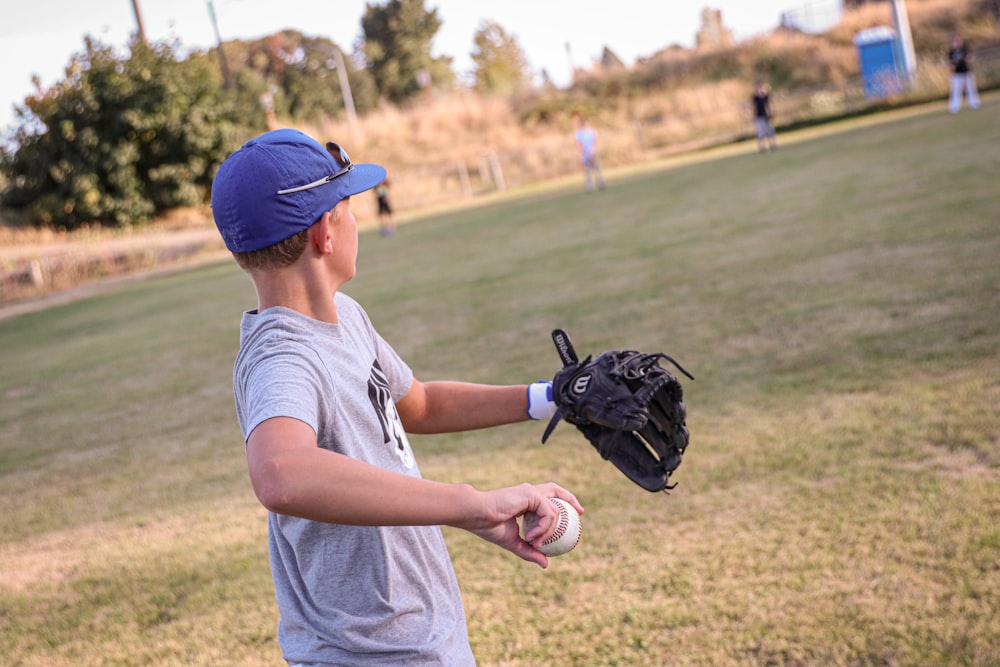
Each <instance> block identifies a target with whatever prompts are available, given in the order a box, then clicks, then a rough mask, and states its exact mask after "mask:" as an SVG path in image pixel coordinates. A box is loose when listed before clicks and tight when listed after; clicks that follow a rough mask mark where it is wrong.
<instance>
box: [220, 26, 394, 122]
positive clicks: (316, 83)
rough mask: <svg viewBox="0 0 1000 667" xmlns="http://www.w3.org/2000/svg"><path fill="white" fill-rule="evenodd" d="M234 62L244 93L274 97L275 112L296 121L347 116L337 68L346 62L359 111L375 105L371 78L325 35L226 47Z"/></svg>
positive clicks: (288, 35) (291, 33) (290, 33)
mask: <svg viewBox="0 0 1000 667" xmlns="http://www.w3.org/2000/svg"><path fill="white" fill-rule="evenodd" d="M225 48H226V57H227V59H228V60H229V61H230V62H232V63H235V64H234V69H235V70H236V72H237V86H236V87H237V89H239V93H238V94H239V95H241V96H244V97H245V98H247V99H248V100H250V99H258V100H259V98H260V95H262V94H265V93H267V94H270V95H272V96H273V98H274V104H275V111H276V112H277V113H278V114H279V115H282V116H286V117H290V118H292V119H293V120H296V121H314V120H316V119H318V118H321V117H332V116H336V115H337V114H339V113H342V112H343V111H344V109H345V106H346V103H345V99H344V94H343V91H342V90H341V86H340V72H338V71H337V68H338V67H339V66H340V63H341V62H343V63H344V68H345V70H346V74H347V81H348V86H349V87H350V92H351V97H352V100H353V102H354V107H355V109H356V110H357V111H358V112H359V113H363V112H364V111H366V110H368V109H372V108H374V106H375V102H376V94H375V86H374V82H373V80H372V77H371V75H370V74H369V73H368V72H367V71H366V70H365V69H364V68H359V67H357V66H355V64H354V62H353V60H352V59H351V58H350V57H349V56H348V55H347V54H344V53H343V51H342V50H341V49H340V47H339V46H337V45H336V44H334V43H333V42H332V41H330V40H329V39H326V38H324V37H307V36H305V35H303V34H302V33H300V32H298V31H295V30H285V31H282V32H279V33H276V34H274V35H269V36H267V37H264V38H262V39H258V40H252V41H245V42H244V41H234V42H227V43H226V44H225Z"/></svg>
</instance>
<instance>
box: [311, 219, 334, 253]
mask: <svg viewBox="0 0 1000 667" xmlns="http://www.w3.org/2000/svg"><path fill="white" fill-rule="evenodd" d="M309 240H310V241H311V242H312V244H313V247H315V248H316V252H318V253H319V254H321V255H326V254H329V253H331V252H333V238H332V237H331V236H330V211H327V212H326V213H324V214H323V217H322V218H320V219H319V221H318V222H317V223H316V224H315V225H313V228H312V232H311V233H310V235H309Z"/></svg>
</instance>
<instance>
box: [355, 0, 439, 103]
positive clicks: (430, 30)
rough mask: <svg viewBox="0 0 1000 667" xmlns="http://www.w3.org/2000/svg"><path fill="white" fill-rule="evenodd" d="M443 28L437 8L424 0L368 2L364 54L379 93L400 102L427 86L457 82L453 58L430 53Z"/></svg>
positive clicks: (364, 30)
mask: <svg viewBox="0 0 1000 667" xmlns="http://www.w3.org/2000/svg"><path fill="white" fill-rule="evenodd" d="M440 28H441V19H439V18H438V15H437V9H432V10H429V11H428V10H427V9H426V8H425V7H424V0H389V2H387V3H385V4H384V5H378V4H366V5H365V13H364V16H362V17H361V29H362V31H363V32H364V47H363V48H364V55H365V59H366V60H367V62H368V69H369V70H370V71H371V73H372V76H373V78H374V79H375V87H376V89H377V90H378V93H379V95H380V96H382V97H384V98H386V99H388V100H389V101H391V102H393V103H396V104H399V103H402V102H405V101H407V100H409V99H411V98H412V97H414V96H415V95H417V94H418V93H420V92H421V90H423V89H425V88H429V87H431V86H434V87H437V88H448V87H451V86H452V85H453V84H454V80H455V74H454V72H453V71H452V69H451V58H448V57H439V58H434V57H432V56H431V42H432V41H433V39H434V35H435V34H437V31H438V30H439V29H440Z"/></svg>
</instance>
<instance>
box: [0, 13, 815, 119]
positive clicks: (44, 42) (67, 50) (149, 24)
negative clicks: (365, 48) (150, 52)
mask: <svg viewBox="0 0 1000 667" xmlns="http://www.w3.org/2000/svg"><path fill="white" fill-rule="evenodd" d="M829 1H830V0H705V1H704V2H691V1H690V0H611V1H610V2H608V1H607V0H604V1H601V2H598V1H596V0H504V1H503V2H485V1H476V0H424V5H425V6H426V7H427V8H428V9H435V8H436V9H437V13H438V17H439V18H440V19H441V21H442V27H441V29H440V30H439V31H438V33H437V36H436V37H435V39H434V42H433V44H432V53H433V55H435V56H451V57H452V58H453V59H454V60H453V67H454V69H455V71H456V72H457V73H459V74H464V73H468V72H469V71H471V69H472V62H471V59H470V58H469V55H468V54H469V53H470V52H471V51H472V39H473V36H474V35H475V32H476V29H477V28H478V26H479V24H480V21H482V20H484V19H489V20H492V21H495V22H496V23H498V24H499V25H500V26H501V27H502V28H503V29H504V30H505V31H506V32H507V33H508V34H512V35H513V36H514V37H516V38H517V40H518V43H519V44H520V45H521V47H522V48H523V50H524V52H525V55H526V56H527V58H528V61H529V63H530V65H531V67H532V69H533V70H534V71H536V72H540V71H541V70H543V69H544V70H545V71H546V72H547V73H548V75H549V77H550V78H551V80H552V81H553V82H554V83H555V84H556V85H558V86H564V85H566V84H568V83H569V80H570V72H571V71H572V70H571V64H572V66H575V67H589V66H590V65H591V64H592V63H593V61H594V60H596V59H598V58H599V57H600V55H601V52H602V51H603V50H604V47H605V46H607V47H608V48H610V49H611V50H612V51H613V52H614V53H615V54H616V55H617V56H618V57H619V58H620V59H621V60H622V61H623V62H625V63H626V64H627V65H631V64H633V63H634V62H635V60H636V59H637V58H642V57H646V56H649V55H652V54H653V53H655V52H657V51H659V50H660V49H662V48H665V47H667V46H670V45H672V44H680V45H681V46H685V47H691V46H694V38H695V33H696V32H697V31H698V28H699V27H700V26H701V11H702V9H703V8H704V7H706V6H708V7H711V8H712V9H719V10H721V11H722V18H723V23H724V24H725V26H726V27H727V28H729V29H730V30H732V31H733V33H734V35H735V37H736V38H737V39H746V38H749V37H752V36H754V35H758V34H761V33H765V32H767V31H769V30H771V29H773V28H774V27H776V26H777V25H778V24H779V22H780V17H781V14H782V12H784V11H789V10H797V9H801V8H803V7H807V6H815V5H817V4H823V2H826V3H827V4H829ZM137 2H138V5H139V12H140V14H141V16H142V23H143V28H144V32H145V34H146V39H147V40H148V41H160V40H177V41H179V43H180V45H181V48H182V49H207V48H210V47H212V46H214V45H215V44H216V43H217V39H216V35H215V30H214V28H213V25H212V20H211V12H210V11H209V7H210V6H211V7H212V8H214V12H215V16H216V20H217V24H218V30H219V35H220V36H221V38H222V40H223V41H227V40H232V39H254V38H258V37H262V36H265V35H269V34H273V33H275V32H278V31H280V30H283V29H286V28H291V29H295V30H298V31H300V32H302V33H303V34H306V35H310V36H320V37H327V38H329V39H331V40H332V41H333V42H334V43H336V44H337V45H339V46H340V47H341V48H342V49H344V51H345V52H351V51H353V50H354V45H355V43H356V42H357V40H358V38H359V37H360V36H361V16H362V15H363V14H364V11H365V7H366V5H367V4H369V2H371V3H372V4H374V0H368V1H366V0H137ZM5 4H6V7H5V11H4V15H3V19H2V21H0V63H2V65H0V131H3V130H9V129H10V127H11V125H12V124H13V123H14V119H15V117H14V110H13V108H14V105H18V104H20V103H22V102H23V101H24V98H25V97H26V96H28V95H29V94H31V93H32V92H33V91H34V86H33V84H32V78H33V77H34V76H36V75H37V76H38V77H39V78H40V80H41V83H42V85H43V87H49V86H51V85H52V84H54V83H56V82H58V81H61V80H62V79H63V78H65V68H66V65H67V64H68V63H69V62H70V59H71V57H72V56H73V55H74V54H76V53H80V52H82V51H83V48H84V46H83V45H84V42H83V38H84V36H85V35H90V36H91V37H93V38H95V39H97V40H98V41H100V42H102V43H104V44H106V45H108V46H112V47H116V48H122V49H123V52H124V47H125V45H126V44H127V43H128V40H129V36H130V35H131V34H133V33H134V32H135V31H136V25H137V23H136V17H135V12H134V11H133V1H132V0H13V1H12V2H10V3H5Z"/></svg>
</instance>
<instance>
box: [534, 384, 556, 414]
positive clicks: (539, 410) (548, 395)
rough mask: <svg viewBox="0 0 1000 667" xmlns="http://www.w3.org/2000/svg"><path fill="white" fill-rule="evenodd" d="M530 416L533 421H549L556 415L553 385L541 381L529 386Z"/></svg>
mask: <svg viewBox="0 0 1000 667" xmlns="http://www.w3.org/2000/svg"><path fill="white" fill-rule="evenodd" d="M527 412H528V416H529V417H531V418H532V419H548V418H550V417H551V416H552V415H554V414H555V413H556V404H555V401H553V400H552V383H551V382H549V381H548V380H539V381H538V382H532V383H531V384H529V385H528V410H527Z"/></svg>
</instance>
